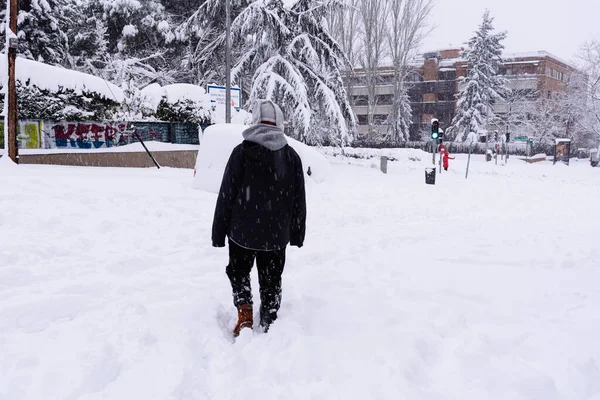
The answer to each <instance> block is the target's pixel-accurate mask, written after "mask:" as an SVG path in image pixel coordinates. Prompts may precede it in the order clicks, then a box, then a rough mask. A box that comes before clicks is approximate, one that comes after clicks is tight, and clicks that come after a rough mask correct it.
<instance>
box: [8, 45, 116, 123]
mask: <svg viewBox="0 0 600 400" xmlns="http://www.w3.org/2000/svg"><path fill="white" fill-rule="evenodd" d="M5 68H6V57H3V56H0V70H5ZM15 69H16V75H17V76H16V80H17V100H18V110H19V118H21V119H35V120H39V119H44V120H54V121H57V120H69V121H74V122H76V121H82V120H91V119H93V120H104V119H112V117H113V115H114V113H115V112H116V111H117V107H118V106H119V104H120V103H121V102H122V101H123V97H124V96H123V91H122V90H121V89H119V88H118V87H117V86H115V85H113V84H111V83H109V82H106V81H105V80H103V79H101V78H98V77H96V76H93V75H89V74H84V73H82V72H78V71H71V70H67V69H64V68H60V67H55V66H51V65H47V64H43V63H40V62H36V61H32V60H27V59H24V58H20V57H19V58H17V65H16V68H15ZM3 101H4V98H3V95H2V96H0V102H3Z"/></svg>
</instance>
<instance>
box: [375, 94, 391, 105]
mask: <svg viewBox="0 0 600 400" xmlns="http://www.w3.org/2000/svg"><path fill="white" fill-rule="evenodd" d="M393 100H394V95H393V94H382V95H379V96H377V99H376V101H375V102H376V104H377V105H380V106H389V105H391V104H392V103H393Z"/></svg>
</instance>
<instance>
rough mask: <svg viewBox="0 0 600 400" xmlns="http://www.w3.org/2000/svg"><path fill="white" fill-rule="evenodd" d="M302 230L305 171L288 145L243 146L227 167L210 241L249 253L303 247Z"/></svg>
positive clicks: (234, 154)
mask: <svg viewBox="0 0 600 400" xmlns="http://www.w3.org/2000/svg"><path fill="white" fill-rule="evenodd" d="M305 231H306V197H305V189H304V171H303V169H302V161H301V160H300V157H299V156H298V153H296V151H295V150H294V149H292V148H291V147H290V146H289V145H285V146H284V147H283V148H281V149H279V150H276V151H271V150H269V149H267V148H266V147H263V146H261V145H259V144H257V143H254V142H250V141H246V140H245V141H244V142H242V143H241V144H240V145H238V146H237V147H236V148H235V149H233V152H232V153H231V156H230V157H229V161H228V162H227V167H226V168H225V173H224V175H223V181H222V183H221V189H220V190H219V197H218V199H217V205H216V209H215V216H214V220H213V230H212V242H213V246H215V247H223V246H225V237H226V236H228V237H229V238H230V239H231V240H233V241H234V242H235V243H237V244H238V245H240V246H242V247H246V248H248V249H253V250H279V249H283V248H285V247H286V246H287V244H288V243H290V244H291V245H292V246H298V247H302V245H303V244H304V235H305Z"/></svg>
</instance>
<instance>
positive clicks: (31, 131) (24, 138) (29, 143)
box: [0, 121, 42, 149]
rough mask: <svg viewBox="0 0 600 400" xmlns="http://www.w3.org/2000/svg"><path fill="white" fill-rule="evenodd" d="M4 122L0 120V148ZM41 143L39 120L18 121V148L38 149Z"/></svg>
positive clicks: (2, 140) (40, 124) (1, 146)
mask: <svg viewBox="0 0 600 400" xmlns="http://www.w3.org/2000/svg"><path fill="white" fill-rule="evenodd" d="M3 133H4V123H3V122H0V148H4V134H3ZM41 143H42V123H41V122H40V121H19V123H18V124H17V146H18V147H19V149H39V148H40V147H41Z"/></svg>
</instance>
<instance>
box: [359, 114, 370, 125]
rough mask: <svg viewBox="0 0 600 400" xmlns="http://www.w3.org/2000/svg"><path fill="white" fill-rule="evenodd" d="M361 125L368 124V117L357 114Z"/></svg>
mask: <svg viewBox="0 0 600 400" xmlns="http://www.w3.org/2000/svg"><path fill="white" fill-rule="evenodd" d="M357 119H358V124H359V125H368V124H369V122H368V118H367V116H366V115H357Z"/></svg>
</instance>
